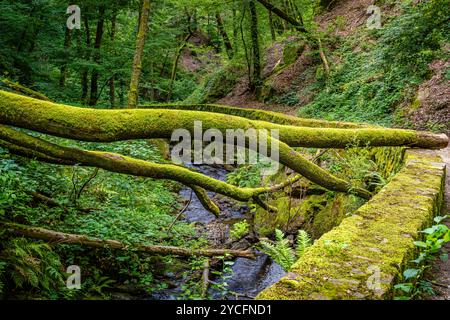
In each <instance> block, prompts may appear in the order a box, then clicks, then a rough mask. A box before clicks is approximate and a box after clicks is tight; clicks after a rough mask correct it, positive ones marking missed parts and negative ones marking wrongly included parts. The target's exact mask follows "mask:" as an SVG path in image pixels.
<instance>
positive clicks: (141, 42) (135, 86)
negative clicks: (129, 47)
mask: <svg viewBox="0 0 450 320" xmlns="http://www.w3.org/2000/svg"><path fill="white" fill-rule="evenodd" d="M149 15H150V0H143V2H142V9H141V11H140V16H139V28H138V34H137V37H136V50H135V53H134V60H133V70H132V72H131V81H130V92H129V93H128V108H130V109H132V108H136V106H137V102H138V96H139V78H140V76H141V73H142V55H143V52H144V47H145V39H146V37H147V33H148V19H149Z"/></svg>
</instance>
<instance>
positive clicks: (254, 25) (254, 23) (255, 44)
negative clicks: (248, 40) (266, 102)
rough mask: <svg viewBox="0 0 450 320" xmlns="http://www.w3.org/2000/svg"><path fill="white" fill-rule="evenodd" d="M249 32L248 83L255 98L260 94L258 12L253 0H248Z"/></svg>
mask: <svg viewBox="0 0 450 320" xmlns="http://www.w3.org/2000/svg"><path fill="white" fill-rule="evenodd" d="M249 6H250V22H251V26H250V29H251V30H250V33H251V37H252V60H253V76H252V82H251V83H250V89H251V90H252V91H254V92H255V94H256V97H257V99H259V97H260V95H261V86H262V81H261V56H260V50H259V49H260V48H259V32H258V14H257V12H256V6H255V1H254V0H250V2H249Z"/></svg>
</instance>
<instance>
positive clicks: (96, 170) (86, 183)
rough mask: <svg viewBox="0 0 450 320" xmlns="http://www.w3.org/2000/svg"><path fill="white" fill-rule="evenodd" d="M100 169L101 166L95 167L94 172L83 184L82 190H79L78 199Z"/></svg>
mask: <svg viewBox="0 0 450 320" xmlns="http://www.w3.org/2000/svg"><path fill="white" fill-rule="evenodd" d="M99 170H100V169H99V168H95V170H94V172H93V173H92V174H91V175H90V176H89V178H88V179H87V180H86V181H85V182H84V183H83V185H82V186H81V188H80V190H78V193H77V198H76V199H77V200H78V199H80V197H81V193H82V192H83V190H84V189H85V188H86V187H87V186H88V184H89V183H90V182H91V181H92V180H94V179H95V177H96V176H97V174H98V171H99Z"/></svg>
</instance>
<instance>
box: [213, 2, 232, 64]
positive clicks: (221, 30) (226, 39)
mask: <svg viewBox="0 0 450 320" xmlns="http://www.w3.org/2000/svg"><path fill="white" fill-rule="evenodd" d="M216 22H217V28H218V30H219V33H220V35H221V36H222V40H223V44H224V46H225V50H226V52H227V55H228V58H229V59H230V60H231V59H232V58H233V46H232V45H231V41H230V38H229V37H228V34H227V31H226V30H225V26H224V24H223V20H222V17H221V16H220V13H219V12H218V11H217V12H216Z"/></svg>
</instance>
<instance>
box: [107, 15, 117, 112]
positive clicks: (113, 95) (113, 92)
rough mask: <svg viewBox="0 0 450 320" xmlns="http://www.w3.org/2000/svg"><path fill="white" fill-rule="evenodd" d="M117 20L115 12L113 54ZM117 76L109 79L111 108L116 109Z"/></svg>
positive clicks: (111, 36)
mask: <svg viewBox="0 0 450 320" xmlns="http://www.w3.org/2000/svg"><path fill="white" fill-rule="evenodd" d="M116 20H117V13H116V12H114V13H113V16H112V18H111V34H110V39H111V44H112V46H113V52H114V53H115V38H116ZM115 80H116V76H112V77H111V79H109V103H110V105H111V108H112V109H114V108H115V107H116V84H115Z"/></svg>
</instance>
